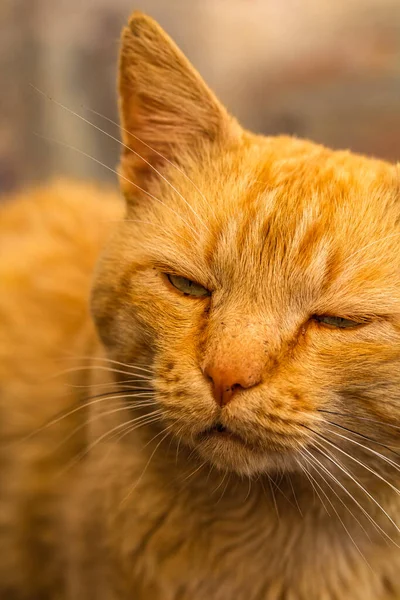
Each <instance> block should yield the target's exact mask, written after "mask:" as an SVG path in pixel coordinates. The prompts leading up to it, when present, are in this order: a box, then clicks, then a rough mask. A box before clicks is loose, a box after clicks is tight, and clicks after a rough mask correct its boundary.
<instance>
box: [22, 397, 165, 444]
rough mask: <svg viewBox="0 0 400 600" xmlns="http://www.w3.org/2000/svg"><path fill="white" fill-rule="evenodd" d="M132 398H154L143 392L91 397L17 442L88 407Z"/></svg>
mask: <svg viewBox="0 0 400 600" xmlns="http://www.w3.org/2000/svg"><path fill="white" fill-rule="evenodd" d="M139 389H140V388H139ZM132 397H135V398H139V397H145V398H151V397H154V395H153V394H152V393H150V392H143V393H136V392H132V394H131V395H129V392H126V393H124V394H120V395H114V392H108V393H106V394H99V395H98V396H94V397H93V398H94V399H93V400H90V401H89V402H84V403H83V404H80V405H79V406H77V407H76V408H74V409H71V410H68V411H67V412H65V411H64V412H63V413H62V415H61V416H59V417H56V418H55V419H52V420H51V421H49V422H47V423H45V424H44V425H42V426H41V427H38V428H37V429H35V431H32V432H31V433H29V434H28V435H26V436H25V437H23V438H22V439H20V440H19V441H20V442H27V441H28V440H29V439H31V438H32V437H34V436H35V435H38V434H39V433H41V432H43V431H44V430H46V429H48V428H49V427H53V426H54V425H57V423H60V422H61V421H63V420H64V419H67V418H68V417H70V416H72V415H73V414H75V413H77V412H79V411H80V410H83V409H85V408H88V407H89V406H93V405H94V404H99V403H101V402H110V401H111V400H117V399H119V398H132Z"/></svg>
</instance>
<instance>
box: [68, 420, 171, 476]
mask: <svg viewBox="0 0 400 600" xmlns="http://www.w3.org/2000/svg"><path fill="white" fill-rule="evenodd" d="M150 417H151V418H152V419H153V415H152V414H151V413H150V414H147V415H141V416H139V417H136V419H132V420H130V421H127V422H125V423H121V424H120V425H116V427H114V428H113V429H111V430H110V431H107V432H106V433H103V435H101V436H100V437H99V438H97V439H96V440H95V441H94V442H92V443H91V444H89V446H88V447H87V448H85V449H84V450H83V451H82V452H80V453H79V454H78V455H77V456H76V457H75V458H74V459H73V460H72V461H70V462H69V463H68V464H67V465H66V466H65V467H64V468H63V469H62V471H61V472H60V474H59V475H62V474H63V473H65V471H68V470H69V469H71V468H72V467H74V466H75V465H76V464H77V463H78V462H79V461H80V460H82V459H83V458H84V457H85V456H86V455H87V454H89V453H90V452H91V451H92V450H93V449H94V448H95V447H96V446H97V445H98V444H100V442H102V441H103V440H105V439H106V438H107V437H108V436H109V435H111V434H112V433H114V432H115V431H117V430H119V429H122V428H125V427H127V426H128V425H131V424H133V423H134V422H135V423H136V424H137V423H138V422H140V426H143V425H145V424H146V423H147V419H149V418H150ZM160 420H161V419H160Z"/></svg>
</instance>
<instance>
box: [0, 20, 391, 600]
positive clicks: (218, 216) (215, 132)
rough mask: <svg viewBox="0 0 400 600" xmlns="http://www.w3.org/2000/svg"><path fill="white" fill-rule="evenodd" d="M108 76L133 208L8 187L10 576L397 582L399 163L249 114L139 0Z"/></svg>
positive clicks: (25, 589) (288, 588)
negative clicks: (229, 392)
mask: <svg viewBox="0 0 400 600" xmlns="http://www.w3.org/2000/svg"><path fill="white" fill-rule="evenodd" d="M119 91H120V106H121V120H122V137H123V144H124V146H123V152H122V158H121V166H120V181H121V188H122V190H123V194H124V196H125V198H126V214H125V215H124V213H123V208H122V206H121V203H120V202H119V200H118V197H117V196H116V195H114V194H113V193H111V192H110V193H105V192H100V191H99V190H97V189H96V188H92V187H88V186H86V187H85V186H80V185H76V186H75V185H72V184H66V183H60V184H55V185H54V186H52V187H50V188H48V189H45V190H39V191H38V192H36V193H29V194H27V195H26V196H24V197H23V198H19V199H15V200H14V202H12V203H11V204H7V205H5V207H3V209H2V216H1V221H0V231H1V242H0V244H1V245H0V256H1V257H2V260H1V262H0V280H1V282H2V290H4V291H3V294H2V296H1V299H0V324H1V329H0V335H1V337H0V357H1V361H0V385H1V405H0V417H1V421H0V423H1V425H0V427H1V430H2V431H1V433H2V437H3V441H4V443H2V445H1V446H0V452H1V454H0V468H1V471H0V472H1V474H2V478H3V481H4V484H3V485H2V486H1V490H0V551H1V555H2V556H5V557H6V558H5V560H4V561H2V562H3V564H1V565H0V590H1V591H2V592H3V596H4V597H5V598H8V597H10V598H18V600H19V599H20V598H21V599H22V598H45V597H48V598H64V597H65V598H67V599H68V600H72V599H74V600H80V599H82V600H83V599H85V600H86V599H89V598H94V599H96V600H97V599H98V600H111V599H116V598H123V599H126V600H128V599H130V598H135V599H137V600H189V599H190V600H206V599H211V598H212V599H213V600H227V599H230V598H237V599H238V600H242V599H246V600H283V599H285V600H325V599H326V600H334V599H342V598H346V599H347V598H348V599H351V600H390V599H396V598H397V599H399V598H400V577H399V567H400V552H399V543H400V535H399V532H400V530H399V517H400V501H399V493H400V492H399V490H398V487H399V483H400V476H399V470H400V466H399V461H398V454H397V453H396V448H398V437H399V436H398V428H397V429H396V427H398V423H399V415H400V392H399V390H400V231H399V216H400V208H399V183H398V171H397V170H396V167H394V166H393V165H390V164H388V163H385V162H383V161H379V160H374V159H370V158H366V157H361V156H356V155H354V154H351V153H349V152H334V151H332V150H329V149H327V148H324V147H322V146H318V145H316V144H313V143H312V142H309V141H303V140H297V139H293V138H288V137H275V138H264V137H261V136H256V135H253V134H251V133H249V132H246V131H244V130H243V129H241V128H240V126H239V125H238V124H237V123H236V121H235V120H234V119H233V118H231V117H230V116H229V115H228V114H227V113H226V111H225V109H224V108H223V107H222V106H221V105H220V104H219V103H218V101H217V100H216V98H215V97H214V96H213V94H212V93H211V92H210V91H209V90H208V89H207V87H206V86H205V84H204V82H203V81H202V80H201V79H200V77H199V75H198V74H197V73H196V72H195V71H194V70H193V68H192V67H191V66H190V64H189V63H188V62H187V60H186V59H185V58H184V57H183V55H182V54H181V53H180V51H179V50H178V49H177V48H176V46H175V45H174V44H173V42H171V40H169V38H168V37H167V36H166V35H165V34H164V32H162V30H161V29H160V28H159V27H158V26H157V25H156V24H155V23H154V22H153V21H152V20H151V19H149V18H147V17H145V16H142V15H140V14H135V15H134V16H133V18H132V19H131V21H130V23H129V27H128V28H126V29H125V30H124V32H123V36H122V51H121V62H120V80H119ZM111 230H113V235H112V236H111V238H110V236H109V234H110V231H111ZM103 245H105V248H106V249H105V250H104V252H101V248H102V247H103ZM100 254H101V258H100V260H99V261H98V264H97V267H96V268H95V266H94V265H95V263H96V261H97V259H98V257H99V256H100ZM166 274H174V275H177V276H181V277H185V278H187V279H190V280H192V281H195V282H197V283H198V284H199V285H200V286H203V287H204V288H206V289H207V290H209V292H210V295H205V296H200V297H190V296H187V295H184V294H182V293H180V292H179V290H177V289H176V288H175V287H174V286H173V285H172V284H171V283H170V282H169V281H168V279H167V277H166ZM93 278H94V279H93ZM92 279H93V285H92ZM91 285H92V292H91V311H92V314H93V318H94V321H95V324H96V326H97V331H98V334H99V336H100V339H98V338H97V336H96V333H95V331H94V329H92V326H91V320H90V318H89V315H88V313H87V308H86V307H87V305H88V295H89V289H90V286H91ZM324 315H329V316H333V317H335V316H337V317H341V318H344V319H350V320H353V321H355V322H357V323H359V326H357V327H354V328H350V329H339V328H335V327H333V326H328V325H326V324H325V325H324V324H323V323H321V322H320V321H319V320H317V319H316V316H319V317H321V316H324ZM87 357H90V360H88V358H87ZM71 359H72V361H71ZM113 361H114V362H113ZM69 367H71V368H69ZM107 369H108V370H107ZM215 372H216V373H218V374H219V375H218V376H220V377H221V380H224V378H226V377H228V376H229V377H233V378H235V377H236V381H238V382H239V381H240V382H241V383H240V384H237V385H236V384H235V385H236V388H235V390H234V391H235V393H234V395H233V396H229V402H227V403H226V404H224V405H222V406H220V405H219V404H218V403H216V402H215V400H214V398H213V384H212V381H210V375H208V376H207V373H208V374H209V373H213V374H214V373H215ZM213 377H214V375H213ZM132 379H133V380H134V381H131V380H132ZM232 381H235V379H233V380H232ZM214 383H215V382H214ZM71 384H73V385H75V386H76V385H78V386H88V387H72V388H71ZM129 386H130V387H129ZM132 386H133V387H132ZM129 389H131V390H132V391H129ZM110 390H111V391H113V392H114V394H112V393H109V394H108V395H103V396H101V397H99V398H95V396H96V395H98V394H101V393H103V394H104V393H107V392H110ZM85 399H86V402H87V403H88V404H87V405H86V406H85ZM60 411H64V413H62V414H61V417H62V418H61V417H60V416H58V415H60ZM65 411H66V412H65ZM72 411H74V412H72ZM51 419H53V421H52V422H51V423H50V424H48V423H49V420H51ZM54 419H55V420H54ZM129 419H137V420H136V421H133V422H132V429H128V428H127V423H129ZM46 423H47V425H46ZM135 424H136V427H135V428H133V425H135ZM217 424H218V426H219V427H220V428H225V432H224V433H222V434H221V431H219V432H218V431H215V430H213V429H212V428H213V427H214V426H215V425H217ZM43 426H44V427H43ZM29 432H32V433H29ZM26 434H28V437H27V436H26ZM61 442H62V443H61ZM77 455H78V457H79V458H80V460H77V459H76V456H77ZM345 471H346V472H347V474H346V473H345ZM349 473H350V475H349ZM3 590H4V591H3ZM7 594H8V596H7ZM12 594H14V595H12ZM46 594H47V595H46ZM3 596H2V597H3Z"/></svg>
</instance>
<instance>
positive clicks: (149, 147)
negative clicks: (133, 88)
mask: <svg viewBox="0 0 400 600" xmlns="http://www.w3.org/2000/svg"><path fill="white" fill-rule="evenodd" d="M83 108H85V109H86V110H88V111H89V112H91V113H93V114H94V115H97V116H98V117H100V118H101V119H104V120H105V121H108V123H111V124H112V125H115V126H116V127H118V128H119V129H120V131H123V132H124V133H127V134H129V135H131V136H132V137H133V138H134V139H135V140H137V141H138V142H140V143H141V144H143V145H144V146H146V148H148V149H149V150H151V151H152V152H154V153H155V154H157V155H158V156H159V157H160V158H162V159H163V160H164V161H165V162H166V163H168V164H169V165H171V166H172V167H174V169H176V170H177V171H178V172H179V173H181V175H183V176H184V177H185V178H186V179H187V180H188V181H189V183H191V184H192V186H193V187H194V189H195V190H196V191H197V192H198V193H199V194H200V196H201V198H203V200H204V202H205V204H206V205H207V206H208V207H209V209H210V210H211V212H212V213H213V215H214V217H215V212H214V209H213V207H212V206H211V204H210V203H209V202H208V200H207V199H206V197H205V196H204V194H203V192H202V191H201V190H200V189H199V188H198V187H197V185H196V184H195V183H194V181H192V180H191V179H190V177H189V176H188V175H187V173H185V171H183V169H181V168H180V167H179V166H178V165H177V164H175V163H174V162H172V160H169V159H168V158H167V157H166V156H164V155H163V154H161V152H159V151H158V150H156V149H155V148H153V147H152V146H150V145H149V144H147V143H146V142H144V141H143V140H142V139H140V137H138V136H137V135H135V134H134V133H132V132H131V131H129V130H128V129H125V128H124V127H121V125H120V124H119V123H117V122H116V121H113V120H112V119H110V118H109V117H106V116H105V115H102V114H101V113H99V112H97V111H96V110H93V109H92V108H89V107H87V106H83Z"/></svg>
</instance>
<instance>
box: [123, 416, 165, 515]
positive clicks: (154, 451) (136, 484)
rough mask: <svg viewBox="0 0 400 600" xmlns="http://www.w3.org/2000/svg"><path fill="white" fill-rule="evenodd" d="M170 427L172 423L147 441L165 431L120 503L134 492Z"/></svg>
mask: <svg viewBox="0 0 400 600" xmlns="http://www.w3.org/2000/svg"><path fill="white" fill-rule="evenodd" d="M171 427H172V425H169V426H168V427H166V428H165V429H163V430H162V431H160V433H158V434H157V435H155V436H154V437H153V438H152V439H151V440H150V442H149V443H151V442H153V441H154V440H155V439H156V438H157V437H158V436H159V435H162V434H163V433H165V435H164V436H163V437H162V438H161V440H160V441H159V442H158V444H157V445H156V447H155V448H154V450H153V452H152V453H151V455H150V458H149V460H148V461H147V463H146V465H145V467H144V469H143V471H142V474H141V475H140V477H139V478H138V479H137V480H136V483H135V484H134V485H133V486H132V487H131V488H130V489H129V491H128V493H127V494H126V496H125V497H124V498H123V499H122V501H121V505H122V504H124V503H125V502H126V501H127V500H128V498H129V496H131V494H132V493H133V492H134V490H135V489H136V488H137V486H138V485H139V483H140V482H141V480H142V479H143V477H144V475H145V473H146V471H147V469H148V467H149V465H150V463H151V460H152V458H153V456H154V455H155V453H156V452H157V450H158V448H159V447H160V446H161V444H162V443H163V441H164V440H165V439H166V438H167V436H168V435H169V433H170V431H169V430H170V429H171ZM147 445H148V444H146V446H147Z"/></svg>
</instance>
